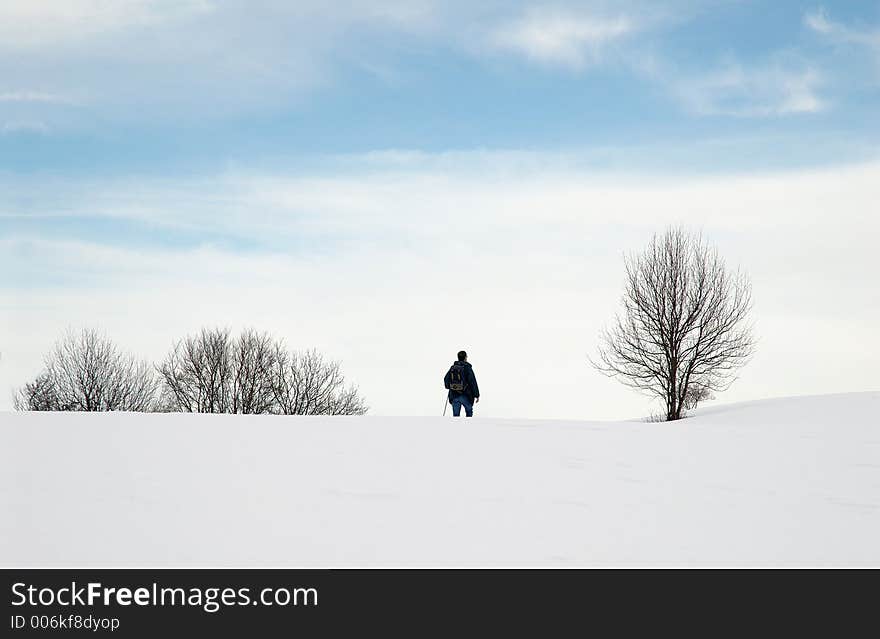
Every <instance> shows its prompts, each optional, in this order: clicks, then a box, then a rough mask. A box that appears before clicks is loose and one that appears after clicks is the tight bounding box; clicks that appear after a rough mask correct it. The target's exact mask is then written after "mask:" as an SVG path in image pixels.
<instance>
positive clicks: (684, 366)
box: [593, 228, 755, 420]
mask: <svg viewBox="0 0 880 639" xmlns="http://www.w3.org/2000/svg"><path fill="white" fill-rule="evenodd" d="M622 304H623V309H622V312H620V313H618V314H617V316H616V318H615V320H614V322H613V323H612V325H611V326H610V327H608V328H605V329H604V330H603V331H602V333H601V335H600V342H601V345H600V347H599V356H598V361H593V364H594V366H596V367H597V368H598V369H599V370H600V371H602V372H603V373H605V374H607V375H609V376H612V377H616V378H618V379H620V380H621V381H622V382H623V383H624V384H627V385H628V386H630V387H632V388H635V389H638V390H639V391H642V392H645V393H647V394H649V395H652V396H656V397H659V398H660V399H661V400H662V401H663V402H664V404H665V412H666V419H667V420H675V419H680V418H681V417H682V416H683V414H684V411H685V410H686V409H687V408H692V407H695V406H696V404H697V403H698V402H699V401H700V400H701V399H705V398H708V397H709V396H711V393H712V392H718V391H723V390H726V389H727V388H728V387H729V386H730V384H731V383H732V382H733V381H734V379H735V375H736V371H737V369H738V368H740V367H741V366H742V365H743V364H745V362H746V361H747V360H748V358H749V357H750V356H751V354H752V352H753V349H754V344H755V340H754V337H753V334H752V327H751V324H750V322H749V313H750V310H751V284H750V282H749V279H748V277H747V276H746V275H745V274H744V273H743V272H742V271H739V270H736V271H731V270H729V269H728V268H727V267H726V265H725V263H724V260H723V259H722V258H721V257H720V256H719V255H718V252H717V250H715V249H714V248H711V247H709V246H708V245H707V244H706V243H705V241H704V240H703V238H702V236H700V235H698V234H694V233H689V232H687V231H685V230H683V229H679V228H670V229H667V230H666V231H665V232H664V233H663V234H662V235H655V236H654V238H653V239H652V240H651V242H650V244H649V245H648V247H647V248H646V249H645V250H644V251H643V252H642V253H638V254H634V255H631V256H629V257H627V258H626V288H625V292H624V294H623V300H622Z"/></svg>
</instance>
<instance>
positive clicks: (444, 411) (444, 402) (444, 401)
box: [443, 397, 449, 417]
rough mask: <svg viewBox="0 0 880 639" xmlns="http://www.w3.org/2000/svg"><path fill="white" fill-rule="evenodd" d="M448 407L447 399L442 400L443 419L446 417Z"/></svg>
mask: <svg viewBox="0 0 880 639" xmlns="http://www.w3.org/2000/svg"><path fill="white" fill-rule="evenodd" d="M447 406H449V398H448V397H445V398H444V399H443V417H446V407H447Z"/></svg>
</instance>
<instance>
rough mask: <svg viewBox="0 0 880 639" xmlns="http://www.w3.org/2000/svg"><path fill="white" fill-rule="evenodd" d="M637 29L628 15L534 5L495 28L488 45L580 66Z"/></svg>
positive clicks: (577, 67) (553, 62)
mask: <svg viewBox="0 0 880 639" xmlns="http://www.w3.org/2000/svg"><path fill="white" fill-rule="evenodd" d="M637 30H638V25H637V23H636V22H635V21H634V20H633V19H632V18H631V17H629V16H626V15H616V16H599V15H589V14H583V13H578V12H574V11H571V10H562V9H531V10H528V11H526V12H525V13H524V14H523V15H522V16H520V17H518V18H515V19H513V20H510V21H508V22H505V23H503V24H501V25H500V26H498V27H496V28H495V29H494V30H492V31H491V32H490V34H489V36H488V45H489V47H490V48H492V49H495V50H500V51H512V52H515V53H519V54H521V55H524V56H525V57H527V58H529V59H530V60H534V61H536V62H540V63H545V64H550V65H560V66H565V67H570V68H574V69H581V68H583V67H585V66H588V65H591V64H595V63H596V62H598V61H600V60H601V58H602V55H603V52H604V51H605V50H606V49H607V48H608V47H609V46H610V45H612V44H613V43H615V42H618V41H620V40H622V39H624V38H626V37H627V36H630V35H632V34H633V33H635V32H636V31H637Z"/></svg>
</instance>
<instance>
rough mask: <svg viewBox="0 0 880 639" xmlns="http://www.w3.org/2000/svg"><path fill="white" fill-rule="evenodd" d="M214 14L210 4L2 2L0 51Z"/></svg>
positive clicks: (177, 0) (192, 0)
mask: <svg viewBox="0 0 880 639" xmlns="http://www.w3.org/2000/svg"><path fill="white" fill-rule="evenodd" d="M211 10H212V4H211V3H210V2H208V0H63V1H61V2H56V1H53V0H4V2H2V3H0V48H15V47H24V48H30V47H40V46H44V45H52V46H65V45H68V44H71V43H77V42H79V43H84V42H85V43H87V42H88V41H89V39H90V38H92V37H94V36H96V35H100V34H112V33H116V32H120V31H124V30H126V29H129V28H133V27H147V26H152V25H157V24H161V23H164V22H169V21H174V20H178V19H181V18H185V17H189V16H192V15H198V14H201V13H205V12H208V11H211Z"/></svg>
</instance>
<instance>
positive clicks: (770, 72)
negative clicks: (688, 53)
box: [668, 63, 828, 117]
mask: <svg viewBox="0 0 880 639" xmlns="http://www.w3.org/2000/svg"><path fill="white" fill-rule="evenodd" d="M668 81H669V84H670V86H671V89H672V91H673V93H674V94H675V95H676V96H677V97H678V98H679V99H680V100H681V101H682V103H683V104H684V105H685V107H686V108H688V109H689V110H690V111H692V112H694V113H697V114H700V115H727V116H736V117H770V116H780V115H791V114H804V113H818V112H820V111H823V110H825V109H826V108H827V107H828V102H827V100H825V99H824V98H823V97H822V96H821V95H820V94H819V89H820V87H821V86H822V83H823V78H822V75H821V74H820V73H819V71H818V70H816V69H814V68H812V67H809V66H806V67H804V66H800V67H792V66H784V65H780V64H770V65H767V66H762V67H752V68H746V67H743V66H742V65H740V64H737V63H728V64H726V65H725V66H724V67H722V68H720V69H718V70H717V71H714V72H711V73H707V74H705V75H695V76H689V77H687V76H685V77H672V78H670V79H669V80H668Z"/></svg>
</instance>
